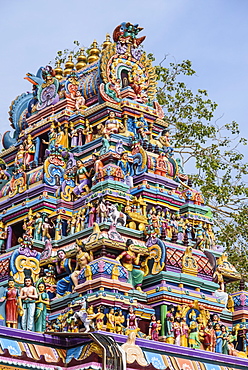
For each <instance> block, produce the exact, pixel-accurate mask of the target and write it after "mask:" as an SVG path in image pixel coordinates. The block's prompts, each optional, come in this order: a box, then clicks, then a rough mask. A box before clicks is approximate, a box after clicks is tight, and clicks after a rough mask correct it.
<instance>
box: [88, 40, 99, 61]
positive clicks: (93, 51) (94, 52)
mask: <svg viewBox="0 0 248 370" xmlns="http://www.w3.org/2000/svg"><path fill="white" fill-rule="evenodd" d="M99 54H100V50H99V49H98V47H97V42H96V40H94V41H93V43H92V46H91V48H90V50H89V56H88V63H89V64H91V63H93V62H96V61H97V60H98V59H99Z"/></svg>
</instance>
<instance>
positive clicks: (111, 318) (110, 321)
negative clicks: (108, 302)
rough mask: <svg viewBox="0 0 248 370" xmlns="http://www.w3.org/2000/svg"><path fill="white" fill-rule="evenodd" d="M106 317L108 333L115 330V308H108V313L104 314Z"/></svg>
mask: <svg viewBox="0 0 248 370" xmlns="http://www.w3.org/2000/svg"><path fill="white" fill-rule="evenodd" d="M106 317H107V324H106V329H107V331H109V332H110V333H114V332H115V310H114V308H111V309H110V310H109V313H107V314H106Z"/></svg>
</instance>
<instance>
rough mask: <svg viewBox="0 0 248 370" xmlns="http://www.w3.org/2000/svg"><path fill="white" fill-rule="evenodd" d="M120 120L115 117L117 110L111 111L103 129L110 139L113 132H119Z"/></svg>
mask: <svg viewBox="0 0 248 370" xmlns="http://www.w3.org/2000/svg"><path fill="white" fill-rule="evenodd" d="M119 128H120V125H119V121H118V120H117V119H116V117H115V112H110V113H109V117H108V119H107V121H106V122H105V126H104V129H103V133H104V134H105V135H106V137H107V138H108V139H109V138H110V135H111V134H118V132H119Z"/></svg>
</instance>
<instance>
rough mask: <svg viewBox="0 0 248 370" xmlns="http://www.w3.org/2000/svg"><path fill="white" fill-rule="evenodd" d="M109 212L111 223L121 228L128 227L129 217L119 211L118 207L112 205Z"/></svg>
mask: <svg viewBox="0 0 248 370" xmlns="http://www.w3.org/2000/svg"><path fill="white" fill-rule="evenodd" d="M108 212H109V214H108V215H109V218H110V221H111V222H112V223H113V224H115V225H116V226H117V225H120V226H125V225H126V222H127V216H126V215H125V213H123V212H120V211H118V209H117V207H116V206H115V205H114V204H111V205H110V206H109V208H108Z"/></svg>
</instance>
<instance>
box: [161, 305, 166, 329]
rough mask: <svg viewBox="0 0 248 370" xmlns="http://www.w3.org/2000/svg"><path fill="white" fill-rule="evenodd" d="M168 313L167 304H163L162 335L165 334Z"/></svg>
mask: <svg viewBox="0 0 248 370" xmlns="http://www.w3.org/2000/svg"><path fill="white" fill-rule="evenodd" d="M166 314H167V306H166V304H162V305H161V307H160V316H161V324H162V329H161V335H162V336H165V319H166Z"/></svg>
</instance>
